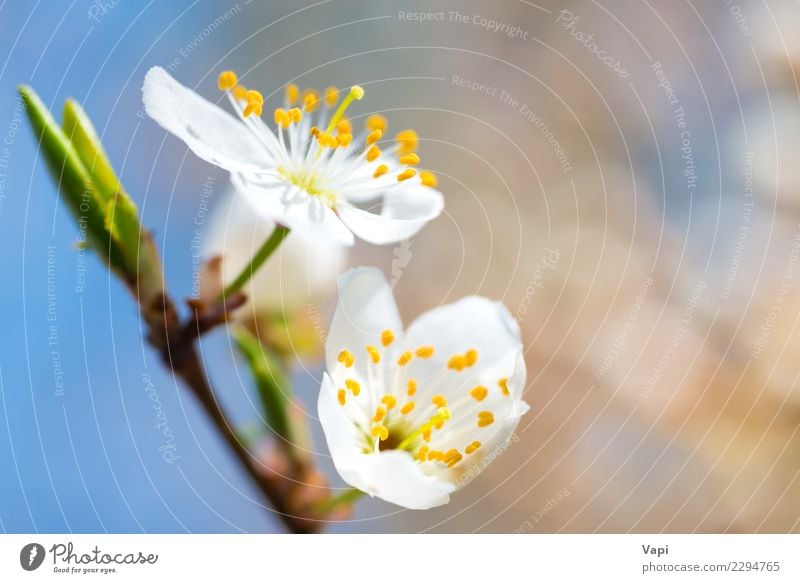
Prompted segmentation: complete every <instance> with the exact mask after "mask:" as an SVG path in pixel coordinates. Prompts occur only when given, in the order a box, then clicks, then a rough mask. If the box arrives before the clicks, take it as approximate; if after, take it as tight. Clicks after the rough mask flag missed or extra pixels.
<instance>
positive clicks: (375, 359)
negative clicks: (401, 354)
mask: <svg viewBox="0 0 800 583" xmlns="http://www.w3.org/2000/svg"><path fill="white" fill-rule="evenodd" d="M367 352H369V356H370V358H371V359H372V363H373V364H378V363H379V362H380V361H381V353H380V352H378V349H377V348H375V347H374V346H372V345H371V344H370V345H369V346H367Z"/></svg>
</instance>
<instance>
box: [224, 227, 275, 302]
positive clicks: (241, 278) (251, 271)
mask: <svg viewBox="0 0 800 583" xmlns="http://www.w3.org/2000/svg"><path fill="white" fill-rule="evenodd" d="M288 234H289V228H288V227H284V226H282V225H277V226H276V227H275V230H274V231H272V234H271V235H270V236H269V238H268V239H267V240H266V241H264V244H263V245H262V246H261V248H260V249H259V250H258V251H256V254H255V255H253V258H252V259H251V260H250V263H248V264H247V265H245V267H244V269H242V271H241V273H239V275H238V276H237V277H236V279H234V280H233V281H232V282H231V283H229V284H228V285H227V286H226V287H225V289H224V290H222V293H221V294H220V296H219V299H220V300H222V301H224V300H225V298H226V297H228V296H230V295H231V294H234V293H236V292H238V291H239V290H241V289H242V288H243V287H244V284H246V283H247V282H248V281H250V278H251V277H253V275H255V273H256V271H258V270H259V268H260V267H261V266H262V265H264V262H265V261H266V260H267V259H269V257H270V255H272V254H273V253H274V252H275V249H277V248H278V247H279V246H280V244H281V243H283V240H284V239H285V238H286V236H287V235H288Z"/></svg>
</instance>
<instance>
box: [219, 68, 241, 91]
mask: <svg viewBox="0 0 800 583" xmlns="http://www.w3.org/2000/svg"><path fill="white" fill-rule="evenodd" d="M237 81H238V78H237V77H236V73H234V72H233V71H223V72H222V73H220V74H219V78H218V79H217V87H219V90H220V91H227V90H228V89H233V88H234V87H235V86H236V82H237Z"/></svg>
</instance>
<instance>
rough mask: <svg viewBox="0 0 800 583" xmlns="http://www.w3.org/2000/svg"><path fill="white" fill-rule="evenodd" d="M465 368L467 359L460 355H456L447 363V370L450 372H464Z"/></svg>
mask: <svg viewBox="0 0 800 583" xmlns="http://www.w3.org/2000/svg"><path fill="white" fill-rule="evenodd" d="M466 366H467V358H466V357H465V356H461V355H460V354H456V355H455V356H453V357H452V358H451V359H450V360H448V361H447V368H449V369H452V370H458V371H461V370H464V369H465V368H466Z"/></svg>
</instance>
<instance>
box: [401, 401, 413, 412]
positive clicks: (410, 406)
mask: <svg viewBox="0 0 800 583" xmlns="http://www.w3.org/2000/svg"><path fill="white" fill-rule="evenodd" d="M416 406H417V404H416V403H415V402H414V401H409V402H408V403H406V404H405V405H403V406H402V407H400V412H401V413H402V414H403V415H408V414H409V413H411V412H412V411H413V410H414V407H416Z"/></svg>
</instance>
